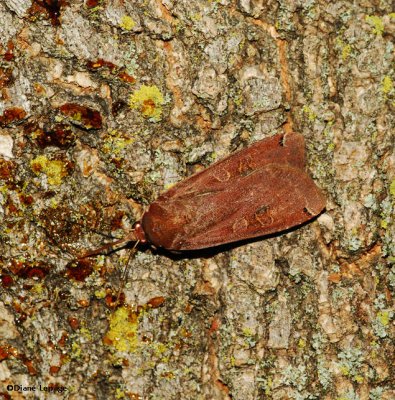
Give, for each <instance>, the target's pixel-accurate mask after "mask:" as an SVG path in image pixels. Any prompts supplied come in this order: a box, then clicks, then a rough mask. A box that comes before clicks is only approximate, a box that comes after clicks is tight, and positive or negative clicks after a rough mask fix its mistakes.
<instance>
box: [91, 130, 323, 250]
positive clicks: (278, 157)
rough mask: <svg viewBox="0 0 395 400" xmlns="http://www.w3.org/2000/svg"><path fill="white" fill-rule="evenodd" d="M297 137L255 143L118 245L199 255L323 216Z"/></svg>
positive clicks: (169, 199) (151, 214) (148, 215)
mask: <svg viewBox="0 0 395 400" xmlns="http://www.w3.org/2000/svg"><path fill="white" fill-rule="evenodd" d="M304 147H305V145H304V138H303V136H302V135H300V134H297V133H286V134H280V135H275V136H272V137H270V138H268V139H263V140H261V141H259V142H256V143H254V144H253V145H251V146H250V147H248V148H246V149H243V150H240V151H238V152H236V153H234V154H231V155H230V156H228V157H227V158H225V159H223V160H221V161H218V162H216V163H214V164H213V165H211V166H210V167H208V168H206V169H204V170H203V171H201V172H198V173H196V174H195V175H192V176H191V177H189V178H187V179H185V180H184V181H181V182H179V183H178V184H176V185H175V186H173V187H172V188H171V189H169V190H168V191H166V192H164V193H163V194H161V195H160V196H159V197H158V199H157V200H156V201H154V202H153V203H152V204H151V205H150V206H149V208H148V210H147V211H146V212H145V213H144V214H143V217H142V219H141V221H140V222H137V223H136V224H135V225H134V230H133V231H132V232H130V234H128V235H127V236H126V237H125V238H124V239H122V240H119V241H117V242H115V243H112V244H110V245H106V246H104V247H103V248H101V249H98V250H96V251H93V252H90V253H87V254H86V255H85V256H88V255H93V254H98V253H100V252H102V250H103V249H106V250H107V251H108V250H110V251H112V250H114V249H115V246H116V247H119V245H124V244H125V243H127V242H129V241H135V242H140V243H149V244H152V245H153V246H155V247H161V248H164V249H167V250H170V251H183V250H198V249H203V248H209V247H214V246H218V245H222V244H225V243H231V242H237V241H240V240H244V239H249V238H255V237H258V236H264V235H268V234H272V233H275V232H281V231H284V230H287V229H289V228H292V227H294V226H297V225H300V224H303V223H304V222H306V221H308V220H310V219H311V218H313V217H315V216H316V215H318V214H319V213H320V212H321V211H322V210H323V209H324V208H325V197H324V196H323V194H322V192H321V191H320V189H319V188H318V187H317V186H316V185H315V183H314V182H313V180H312V179H311V178H310V177H309V175H308V174H307V173H306V171H305V148H304Z"/></svg>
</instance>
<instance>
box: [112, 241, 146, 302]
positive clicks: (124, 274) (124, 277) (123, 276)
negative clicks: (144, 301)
mask: <svg viewBox="0 0 395 400" xmlns="http://www.w3.org/2000/svg"><path fill="white" fill-rule="evenodd" d="M139 243H140V240H136V243H135V244H134V245H133V247H132V248H131V250H130V253H129V257H128V259H127V261H126V264H125V267H124V269H123V271H122V274H121V284H120V285H119V288H118V293H117V300H116V304H119V303H120V297H121V293H122V291H123V289H124V288H125V282H126V280H127V278H128V274H129V263H130V260H131V259H132V256H134V255H135V254H136V252H137V246H138V244H139Z"/></svg>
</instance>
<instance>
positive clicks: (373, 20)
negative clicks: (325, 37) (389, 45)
mask: <svg viewBox="0 0 395 400" xmlns="http://www.w3.org/2000/svg"><path fill="white" fill-rule="evenodd" d="M365 21H366V22H367V23H368V24H369V25H371V26H372V27H373V29H372V32H373V33H374V34H375V35H377V36H382V35H383V32H384V23H383V20H382V19H381V18H380V17H379V16H377V15H367V16H366V17H365Z"/></svg>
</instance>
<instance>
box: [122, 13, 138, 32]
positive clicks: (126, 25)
mask: <svg viewBox="0 0 395 400" xmlns="http://www.w3.org/2000/svg"><path fill="white" fill-rule="evenodd" d="M119 26H120V27H121V28H122V29H124V30H125V31H131V30H132V29H133V28H134V27H135V26H136V22H135V21H134V20H133V18H132V17H130V16H129V15H124V16H123V17H122V18H121V22H120V23H119Z"/></svg>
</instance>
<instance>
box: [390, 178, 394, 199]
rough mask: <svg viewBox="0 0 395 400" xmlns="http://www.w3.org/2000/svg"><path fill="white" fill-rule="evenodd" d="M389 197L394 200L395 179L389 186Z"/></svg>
mask: <svg viewBox="0 0 395 400" xmlns="http://www.w3.org/2000/svg"><path fill="white" fill-rule="evenodd" d="M390 195H391V196H392V197H394V198H395V179H393V180H392V182H391V184H390Z"/></svg>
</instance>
